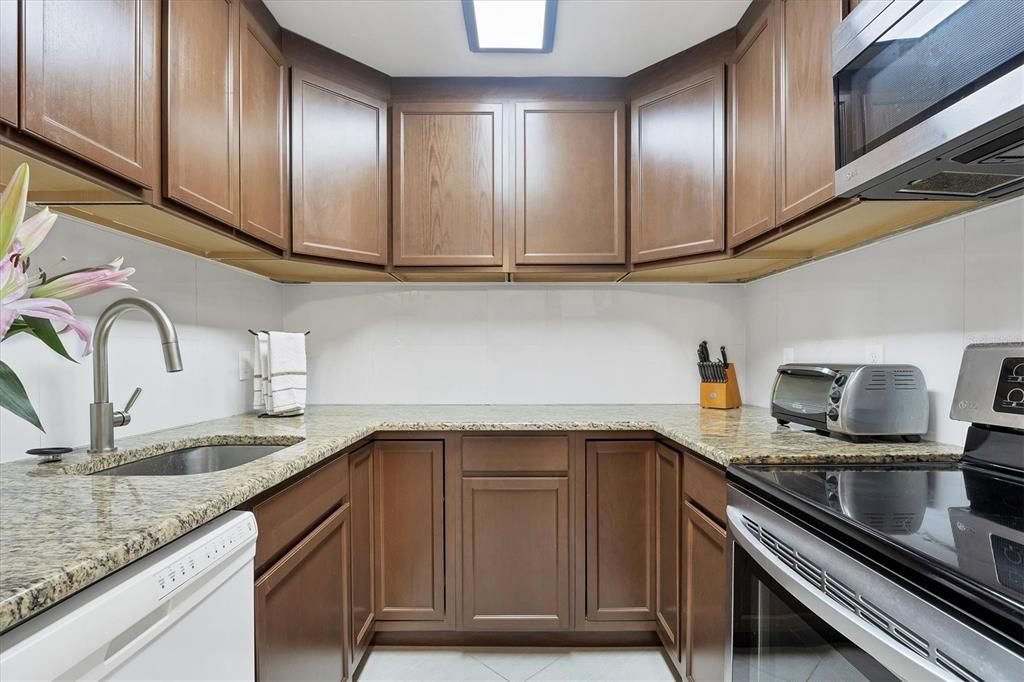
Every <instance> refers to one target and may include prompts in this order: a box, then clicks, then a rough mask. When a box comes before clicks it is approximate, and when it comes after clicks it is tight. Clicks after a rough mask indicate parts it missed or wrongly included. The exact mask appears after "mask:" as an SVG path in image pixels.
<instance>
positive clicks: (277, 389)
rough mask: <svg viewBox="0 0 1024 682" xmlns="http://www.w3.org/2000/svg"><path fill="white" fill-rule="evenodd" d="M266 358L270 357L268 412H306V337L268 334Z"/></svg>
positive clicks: (280, 413)
mask: <svg viewBox="0 0 1024 682" xmlns="http://www.w3.org/2000/svg"><path fill="white" fill-rule="evenodd" d="M267 355H268V356H269V358H270V367H269V372H267V375H268V376H269V377H270V401H269V403H268V404H267V412H268V413H269V414H273V415H285V414H288V415H290V414H302V413H303V412H304V411H305V409H306V335H305V334H302V333H292V332H270V333H269V338H268V340H267Z"/></svg>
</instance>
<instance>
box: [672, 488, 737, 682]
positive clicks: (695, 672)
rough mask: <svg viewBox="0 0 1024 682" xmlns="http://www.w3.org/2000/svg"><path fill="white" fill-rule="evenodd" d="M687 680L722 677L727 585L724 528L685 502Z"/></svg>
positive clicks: (726, 635)
mask: <svg viewBox="0 0 1024 682" xmlns="http://www.w3.org/2000/svg"><path fill="white" fill-rule="evenodd" d="M683 522H684V537H685V552H684V555H685V559H686V561H685V565H684V568H683V580H684V585H685V592H686V624H685V631H686V645H685V648H686V679H688V680H696V681H701V680H721V679H724V678H725V659H726V655H727V652H726V642H727V641H728V628H729V614H728V593H727V590H728V585H727V573H728V567H727V566H726V557H725V547H726V545H725V541H726V533H725V529H724V528H722V527H721V526H719V525H718V524H717V523H715V522H714V521H712V520H711V519H710V518H709V517H708V516H706V515H705V514H704V513H703V512H701V511H700V510H699V509H697V508H696V507H694V506H693V505H691V504H690V503H689V502H686V503H685V509H684V512H683Z"/></svg>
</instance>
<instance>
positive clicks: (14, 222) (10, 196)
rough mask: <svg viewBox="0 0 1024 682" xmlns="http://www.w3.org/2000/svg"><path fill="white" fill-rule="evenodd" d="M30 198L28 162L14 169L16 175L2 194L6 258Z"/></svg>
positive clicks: (1, 244) (0, 239) (0, 222)
mask: <svg viewBox="0 0 1024 682" xmlns="http://www.w3.org/2000/svg"><path fill="white" fill-rule="evenodd" d="M27 199H28V164H27V163H23V164H21V165H20V166H18V169H17V170H16V171H14V176H13V177H11V181H10V182H9V183H7V187H5V188H4V191H3V194H0V254H3V255H4V258H6V257H7V255H8V254H9V253H10V250H11V245H12V244H14V238H15V236H16V235H17V233H18V227H19V226H20V225H21V220H22V218H24V217H25V202H26V200H27Z"/></svg>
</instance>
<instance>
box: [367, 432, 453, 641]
mask: <svg viewBox="0 0 1024 682" xmlns="http://www.w3.org/2000/svg"><path fill="white" fill-rule="evenodd" d="M375 447H376V448H377V451H376V453H375V454H374V457H375V458H376V472H375V476H376V478H375V481H376V484H377V485H376V490H375V493H376V498H377V499H376V525H377V527H376V551H377V557H378V558H377V562H376V566H377V570H376V573H377V620H378V621H381V620H405V621H409V620H444V618H445V599H444V587H445V585H444V577H445V573H444V554H445V549H444V548H445V543H444V442H443V441H379V442H378V443H377V444H376V446H375Z"/></svg>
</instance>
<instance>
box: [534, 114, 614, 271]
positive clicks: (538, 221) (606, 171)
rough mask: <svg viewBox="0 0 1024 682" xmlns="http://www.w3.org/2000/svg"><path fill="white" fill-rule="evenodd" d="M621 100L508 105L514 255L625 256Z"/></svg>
mask: <svg viewBox="0 0 1024 682" xmlns="http://www.w3.org/2000/svg"><path fill="white" fill-rule="evenodd" d="M624 119H625V107H624V106H623V105H622V104H621V103H618V102H535V103H519V104H517V105H516V183H515V184H516V263H517V264H520V265H529V264H556V265H558V264H561V265H572V264H577V263H584V264H601V263H609V264H619V263H625V261H626V215H625V212H626V208H625V175H626V174H625V163H626V162H625V141H624V139H623V138H624V137H625V123H624Z"/></svg>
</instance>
